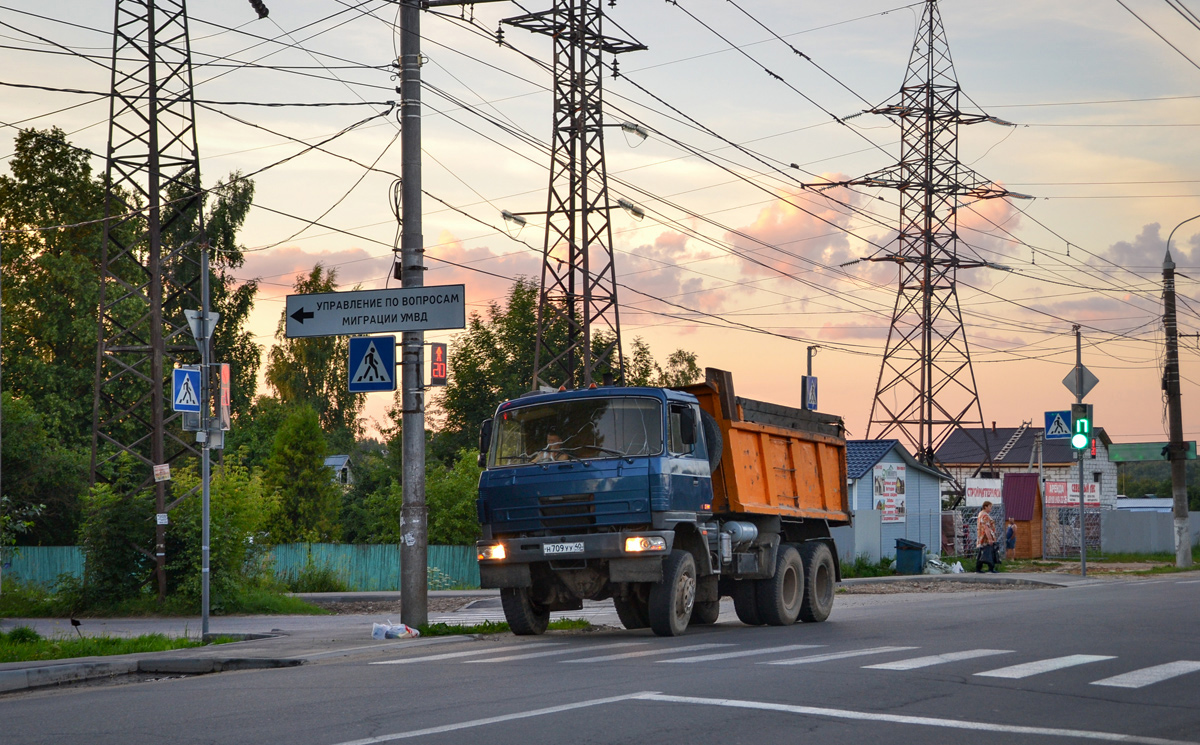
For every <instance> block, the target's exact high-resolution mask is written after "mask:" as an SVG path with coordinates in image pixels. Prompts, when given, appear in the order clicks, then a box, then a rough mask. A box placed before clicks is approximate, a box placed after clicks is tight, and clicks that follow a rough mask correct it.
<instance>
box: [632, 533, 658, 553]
mask: <svg viewBox="0 0 1200 745" xmlns="http://www.w3.org/2000/svg"><path fill="white" fill-rule="evenodd" d="M666 550H667V539H666V538H663V537H662V536H658V535H635V536H630V537H629V538H626V539H625V552H626V553H630V554H640V553H645V552H647V551H666Z"/></svg>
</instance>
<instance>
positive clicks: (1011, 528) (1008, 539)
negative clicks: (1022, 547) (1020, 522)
mask: <svg viewBox="0 0 1200 745" xmlns="http://www.w3.org/2000/svg"><path fill="white" fill-rule="evenodd" d="M1016 550H1017V521H1016V520H1014V519H1012V518H1011V517H1010V518H1008V529H1007V530H1005V531H1004V558H1006V559H1007V558H1008V557H1009V556H1010V555H1011V554H1012V552H1013V551H1016Z"/></svg>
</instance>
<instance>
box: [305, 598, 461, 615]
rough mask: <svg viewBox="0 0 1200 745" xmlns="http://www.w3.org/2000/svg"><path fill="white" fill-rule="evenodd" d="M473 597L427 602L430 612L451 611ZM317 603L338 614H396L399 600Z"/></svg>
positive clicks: (430, 599) (432, 599)
mask: <svg viewBox="0 0 1200 745" xmlns="http://www.w3.org/2000/svg"><path fill="white" fill-rule="evenodd" d="M474 599H475V598H471V597H460V598H429V599H428V601H427V603H428V608H429V612H430V613H453V612H454V611H457V610H461V609H462V608H463V607H464V606H466V605H468V604H469V603H470V602H471V601H472V600H474ZM319 605H320V606H321V607H322V608H324V609H325V610H327V611H329V612H330V613H333V614H334V615H338V616H362V615H383V614H388V613H391V614H392V615H396V616H398V614H399V613H400V601H399V600H386V601H353V602H346V603H319Z"/></svg>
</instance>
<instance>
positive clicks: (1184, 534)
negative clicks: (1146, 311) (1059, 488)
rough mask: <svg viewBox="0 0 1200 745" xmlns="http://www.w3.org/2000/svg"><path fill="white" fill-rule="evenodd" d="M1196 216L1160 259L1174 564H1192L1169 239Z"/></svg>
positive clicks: (1177, 336)
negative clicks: (1173, 520) (1165, 346)
mask: <svg viewBox="0 0 1200 745" xmlns="http://www.w3.org/2000/svg"><path fill="white" fill-rule="evenodd" d="M1196 217H1200V215H1196ZM1196 217H1189V218H1188V219H1187V220H1184V221H1183V222H1181V223H1179V225H1176V226H1175V229H1174V230H1172V231H1171V235H1169V236H1167V256H1166V258H1165V259H1163V328H1164V329H1165V330H1166V334H1167V361H1166V364H1165V365H1164V366H1163V381H1162V386H1163V392H1164V393H1165V394H1166V397H1167V422H1168V426H1169V428H1170V436H1171V440H1170V443H1169V444H1168V445H1167V459H1168V460H1169V461H1170V462H1171V497H1172V500H1173V504H1172V510H1171V512H1172V513H1173V516H1174V518H1175V566H1177V567H1190V566H1191V565H1192V536H1191V531H1190V530H1188V501H1187V470H1186V466H1187V461H1186V460H1185V459H1186V458H1187V446H1186V445H1185V444H1184V442H1183V412H1182V404H1181V403H1180V400H1179V399H1180V390H1179V327H1178V326H1177V325H1176V322H1175V262H1174V261H1172V260H1171V238H1172V237H1173V236H1174V235H1175V231H1176V230H1178V229H1179V227H1180V226H1181V225H1183V224H1184V223H1187V222H1191V221H1192V220H1195V219H1196Z"/></svg>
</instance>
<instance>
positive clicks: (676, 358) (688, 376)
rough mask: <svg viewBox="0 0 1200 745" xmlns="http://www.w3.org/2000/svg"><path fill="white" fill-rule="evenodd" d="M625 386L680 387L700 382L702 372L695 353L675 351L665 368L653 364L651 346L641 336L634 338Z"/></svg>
mask: <svg viewBox="0 0 1200 745" xmlns="http://www.w3.org/2000/svg"><path fill="white" fill-rule="evenodd" d="M626 367H627V368H628V371H627V373H626V378H625V382H626V384H627V385H649V386H656V387H661V388H682V387H683V386H685V385H691V384H692V383H697V382H699V381H700V380H701V379H702V378H703V376H704V372H703V371H702V370H701V369H700V365H699V364H698V363H697V362H696V353H695V352H688V351H686V350H684V349H676V350H675V351H674V352H672V353H671V354H670V355H669V356H668V357H667V366H666V367H663V366H661V365H659V364H658V362H656V361H655V359H654V355H653V354H652V353H651V351H650V345H649V344H647V343H646V341H645V340H644V339H642V337H640V336H635V337H633V354H632V355H630V357H629V360H628V362H627V363H626Z"/></svg>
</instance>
